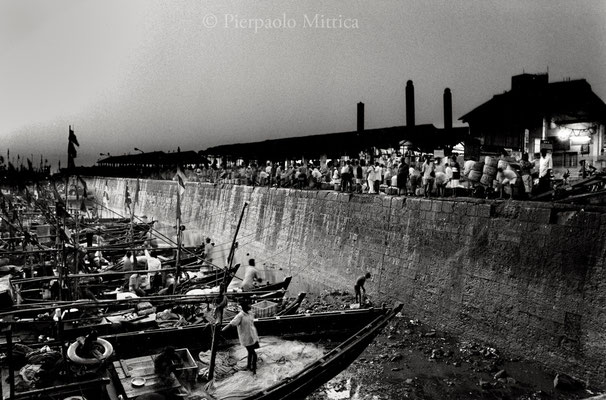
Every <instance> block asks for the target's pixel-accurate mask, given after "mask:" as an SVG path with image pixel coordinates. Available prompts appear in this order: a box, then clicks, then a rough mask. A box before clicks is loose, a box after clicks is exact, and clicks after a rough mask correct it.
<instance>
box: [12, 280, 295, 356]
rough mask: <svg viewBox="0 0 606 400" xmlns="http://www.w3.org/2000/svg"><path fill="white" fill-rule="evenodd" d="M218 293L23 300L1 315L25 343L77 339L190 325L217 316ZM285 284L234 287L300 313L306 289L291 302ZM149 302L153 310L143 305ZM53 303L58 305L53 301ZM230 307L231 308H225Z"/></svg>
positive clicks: (233, 297)
mask: <svg viewBox="0 0 606 400" xmlns="http://www.w3.org/2000/svg"><path fill="white" fill-rule="evenodd" d="M217 295H218V294H217V293H216V292H215V293H207V294H204V295H168V296H149V297H144V298H138V297H133V298H127V299H122V300H100V301H97V302H95V301H62V302H55V303H49V302H39V303H29V304H23V305H21V306H17V307H14V308H13V309H12V310H9V311H5V312H2V313H0V318H2V319H10V320H11V321H12V329H13V336H14V337H15V338H18V340H19V341H20V342H21V343H24V344H30V345H31V344H32V343H33V344H35V343H37V342H39V341H40V339H39V338H44V341H55V340H59V339H61V340H72V339H75V338H77V337H78V336H81V335H84V334H87V333H89V332H91V331H92V330H94V331H96V332H97V333H98V334H112V333H124V332H129V331H140V330H143V329H148V330H151V329H159V328H161V327H167V326H169V327H170V326H184V325H190V324H200V323H207V322H208V321H213V320H214V319H213V317H212V314H211V313H210V312H205V310H207V309H208V306H209V305H210V304H213V303H214V299H215V298H216V296H217ZM284 295H285V290H283V289H279V290H273V291H263V290H256V291H251V292H228V293H227V297H228V299H229V300H230V301H231V302H232V304H237V302H238V301H240V299H242V298H247V299H251V300H252V301H253V303H255V302H261V301H263V302H265V303H264V304H272V306H273V309H272V315H273V314H276V315H292V314H294V313H296V311H297V309H298V307H299V306H300V304H301V302H302V301H303V299H304V298H305V293H300V294H299V295H298V296H297V297H296V298H295V299H293V300H291V301H290V302H287V301H283V297H284ZM143 303H146V304H148V305H149V307H150V308H151V307H153V312H151V311H147V310H141V311H139V305H140V304H143ZM49 304H51V305H52V306H51V307H49ZM57 308H58V309H60V310H61V337H60V338H59V329H58V324H57V322H56V321H55V320H54V319H53V316H54V313H55V312H56V311H55V310H56V309H57ZM225 312H226V313H228V312H229V311H228V310H227V309H226V311H225Z"/></svg>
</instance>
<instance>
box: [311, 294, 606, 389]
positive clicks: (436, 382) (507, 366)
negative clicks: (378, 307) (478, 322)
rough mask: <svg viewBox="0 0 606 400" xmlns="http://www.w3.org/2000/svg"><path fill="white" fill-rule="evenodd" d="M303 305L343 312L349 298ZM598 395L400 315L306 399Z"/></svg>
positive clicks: (319, 298)
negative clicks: (352, 361)
mask: <svg viewBox="0 0 606 400" xmlns="http://www.w3.org/2000/svg"><path fill="white" fill-rule="evenodd" d="M308 301H309V303H307V304H306V305H305V306H304V307H305V308H304V309H312V310H323V311H328V310H339V309H344V308H349V305H350V304H353V303H355V298H354V296H353V294H350V293H347V292H339V291H336V292H324V293H322V294H321V295H319V296H314V295H312V296H309V295H308ZM554 377H556V379H554ZM569 378H570V379H569ZM556 381H557V384H556ZM598 394H599V392H598V391H596V390H590V389H589V388H584V387H583V385H582V383H581V382H579V381H577V380H575V379H573V378H571V377H569V376H568V375H565V374H561V373H560V374H556V373H555V372H554V371H549V370H547V369H545V368H543V367H542V366H541V365H539V364H537V363H535V362H533V361H529V360H522V359H520V358H519V357H513V356H509V355H505V354H502V352H500V351H499V349H497V348H496V347H494V346H492V345H490V344H487V343H479V342H473V341H465V340H459V339H457V338H455V337H453V336H451V335H448V333H446V332H441V331H439V330H436V329H434V328H432V327H430V326H427V325H426V324H424V323H423V321H421V320H419V319H418V318H415V317H414V316H410V315H405V314H402V315H401V316H400V317H399V318H396V319H394V320H392V322H391V323H390V324H389V325H388V326H386V327H385V329H384V330H383V332H382V333H381V334H380V335H379V336H378V337H377V338H376V339H375V341H374V342H373V343H371V344H370V345H369V346H368V348H367V349H366V350H365V351H364V352H363V353H362V354H361V355H360V357H358V359H357V360H356V361H354V363H352V365H350V366H349V368H347V369H346V370H345V371H343V372H342V373H341V374H339V375H337V376H336V377H335V378H334V379H332V380H331V381H330V382H329V383H327V384H326V385H324V386H323V387H321V388H320V389H318V390H316V391H315V392H314V393H313V394H312V395H311V396H309V397H308V399H312V400H334V399H357V400H383V399H385V400H388V399H414V400H433V399H435V400H438V399H502V400H550V399H553V400H564V399H585V398H589V397H590V396H592V395H593V396H596V395H598ZM605 400H606V398H605Z"/></svg>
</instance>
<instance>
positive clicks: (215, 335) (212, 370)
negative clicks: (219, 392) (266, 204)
mask: <svg viewBox="0 0 606 400" xmlns="http://www.w3.org/2000/svg"><path fill="white" fill-rule="evenodd" d="M247 206H248V201H245V202H244V207H242V213H241V214H240V219H239V220H238V226H237V227H236V232H235V234H234V239H233V240H232V242H231V249H230V250H229V256H228V259H229V265H228V267H227V269H226V271H225V275H224V276H223V283H221V288H222V289H219V290H220V291H221V290H225V287H226V286H227V284H228V279H229V280H231V277H230V278H228V277H227V275H228V274H227V271H229V270H230V269H231V265H232V263H233V261H234V254H235V251H236V249H235V246H236V239H237V238H238V232H239V231H240V225H241V224H242V219H243V218H244V211H245V210H246V207H247ZM222 325H223V312H221V313H220V314H219V323H218V324H217V323H215V324H214V326H213V327H212V331H213V338H212V342H211V346H210V365H209V366H208V380H209V381H211V380H212V379H213V378H214V376H215V359H216V357H217V339H218V337H219V331H220V329H221V326H222Z"/></svg>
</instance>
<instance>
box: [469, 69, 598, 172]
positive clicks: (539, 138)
mask: <svg viewBox="0 0 606 400" xmlns="http://www.w3.org/2000/svg"><path fill="white" fill-rule="evenodd" d="M548 80H549V77H548V74H521V75H516V76H513V77H512V78H511V90H509V91H507V92H505V93H502V94H498V95H495V96H493V98H492V99H490V100H488V101H487V102H485V103H483V104H481V105H480V106H478V107H476V108H475V109H473V110H471V111H470V112H469V113H467V114H465V115H463V116H462V117H461V118H459V119H460V120H461V121H463V122H467V123H468V124H469V131H470V132H469V134H470V136H471V137H472V138H475V139H477V140H478V141H479V144H480V145H481V150H482V152H483V153H487V154H488V153H492V152H498V151H500V150H502V149H503V148H506V149H511V150H513V151H516V152H527V153H530V154H531V157H530V159H532V154H534V153H538V152H540V149H541V148H547V149H549V150H551V151H552V153H553V163H554V171H555V172H563V171H565V170H567V169H569V170H570V171H571V173H573V170H574V169H575V168H577V167H578V166H579V163H580V161H581V160H586V161H588V162H590V163H593V165H595V166H596V167H598V168H600V167H605V166H606V157H605V156H604V146H605V141H604V135H605V131H604V129H605V128H604V124H605V123H606V104H604V102H603V101H602V100H601V99H600V98H599V97H598V96H597V95H596V94H595V93H594V92H593V91H592V90H591V86H590V85H589V83H588V82H587V81H586V80H585V79H578V80H565V81H562V82H551V83H550V82H549V81H548Z"/></svg>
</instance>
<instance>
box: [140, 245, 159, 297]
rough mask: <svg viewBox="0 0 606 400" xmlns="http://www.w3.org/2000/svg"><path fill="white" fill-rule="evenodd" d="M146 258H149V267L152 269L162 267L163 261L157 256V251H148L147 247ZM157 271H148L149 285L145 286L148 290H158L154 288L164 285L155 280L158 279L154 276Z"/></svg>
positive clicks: (155, 269)
mask: <svg viewBox="0 0 606 400" xmlns="http://www.w3.org/2000/svg"><path fill="white" fill-rule="evenodd" d="M145 258H146V259H147V269H148V270H150V271H158V270H160V269H162V262H161V261H160V260H159V259H158V258H157V257H156V253H155V251H153V250H152V251H151V252H150V251H148V250H147V249H145ZM156 274H157V273H154V274H153V275H152V273H151V272H148V273H147V287H146V288H144V289H146V290H150V289H151V290H152V291H154V292H155V291H157V290H153V289H160V287H162V284H161V283H160V284H159V285H158V284H156V283H155V282H154V281H155V280H156V279H154V277H155V276H156Z"/></svg>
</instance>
